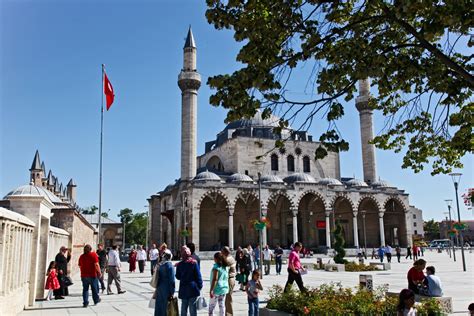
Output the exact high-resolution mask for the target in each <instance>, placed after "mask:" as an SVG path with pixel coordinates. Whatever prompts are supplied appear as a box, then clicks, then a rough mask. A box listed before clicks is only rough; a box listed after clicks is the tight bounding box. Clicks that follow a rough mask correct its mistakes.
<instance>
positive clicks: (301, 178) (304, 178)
mask: <svg viewBox="0 0 474 316" xmlns="http://www.w3.org/2000/svg"><path fill="white" fill-rule="evenodd" d="M284 180H285V182H286V183H290V184H291V183H301V182H303V183H316V179H314V178H313V177H312V176H311V175H309V174H307V173H293V174H292V175H289V176H288V177H286V178H285V179H284Z"/></svg>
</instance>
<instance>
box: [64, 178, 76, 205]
mask: <svg viewBox="0 0 474 316" xmlns="http://www.w3.org/2000/svg"><path fill="white" fill-rule="evenodd" d="M76 187H77V185H76V183H75V182H74V180H73V179H71V180H69V183H68V184H67V186H66V189H67V198H68V199H69V201H71V202H72V203H74V202H76Z"/></svg>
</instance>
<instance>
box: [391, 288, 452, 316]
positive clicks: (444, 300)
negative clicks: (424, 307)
mask: <svg viewBox="0 0 474 316" xmlns="http://www.w3.org/2000/svg"><path fill="white" fill-rule="evenodd" d="M385 295H386V296H388V297H397V298H398V296H399V295H400V293H399V292H385ZM432 298H433V299H435V300H436V301H437V302H439V305H440V306H441V310H442V311H443V312H444V313H447V314H451V313H452V312H453V298H452V297H449V296H443V297H432V296H424V295H418V294H415V302H423V301H426V300H430V299H432Z"/></svg>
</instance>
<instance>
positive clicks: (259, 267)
mask: <svg viewBox="0 0 474 316" xmlns="http://www.w3.org/2000/svg"><path fill="white" fill-rule="evenodd" d="M261 178H262V174H261V173H260V172H259V173H258V220H259V221H260V222H261V221H262V181H261ZM258 244H259V245H260V251H259V252H258V256H259V257H260V258H259V260H258V271H259V272H260V278H262V279H263V270H262V262H263V229H261V230H259V231H258Z"/></svg>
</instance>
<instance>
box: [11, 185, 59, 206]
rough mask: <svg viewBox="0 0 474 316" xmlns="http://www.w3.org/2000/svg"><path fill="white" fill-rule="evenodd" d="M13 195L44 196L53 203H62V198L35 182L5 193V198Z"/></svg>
mask: <svg viewBox="0 0 474 316" xmlns="http://www.w3.org/2000/svg"><path fill="white" fill-rule="evenodd" d="M11 196H42V197H44V198H46V199H47V200H48V201H49V202H51V203H62V201H61V199H60V198H58V197H57V196H56V195H54V194H53V193H52V192H50V191H48V190H46V189H44V188H42V187H38V186H36V185H33V184H27V185H22V186H21V187H18V188H16V189H15V190H13V191H11V192H9V193H8V194H7V195H5V197H4V199H8V198H9V197H11Z"/></svg>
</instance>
